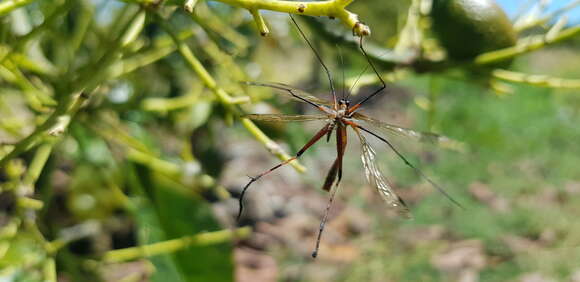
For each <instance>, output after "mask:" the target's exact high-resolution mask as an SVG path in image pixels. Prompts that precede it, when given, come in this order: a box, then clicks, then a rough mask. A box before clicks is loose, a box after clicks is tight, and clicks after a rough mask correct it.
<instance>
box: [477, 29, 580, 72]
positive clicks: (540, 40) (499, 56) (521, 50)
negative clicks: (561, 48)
mask: <svg viewBox="0 0 580 282" xmlns="http://www.w3.org/2000/svg"><path fill="white" fill-rule="evenodd" d="M578 34H580V26H575V27H571V28H567V29H564V30H562V31H560V32H559V33H558V34H556V35H554V36H553V37H548V36H545V35H536V36H533V37H529V38H527V39H525V40H520V41H519V42H518V44H516V46H513V47H509V48H505V49H501V50H497V51H492V52H487V53H484V54H481V55H479V56H477V57H476V58H475V60H474V63H475V65H489V64H494V63H498V62H501V61H505V60H509V59H512V58H514V57H517V56H519V55H522V54H525V53H529V52H531V51H534V50H537V49H540V48H543V47H545V46H547V45H550V44H554V43H557V42H560V41H564V40H567V39H570V38H572V37H574V36H576V35H578Z"/></svg>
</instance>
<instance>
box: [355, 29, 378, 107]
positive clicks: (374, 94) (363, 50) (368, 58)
mask: <svg viewBox="0 0 580 282" xmlns="http://www.w3.org/2000/svg"><path fill="white" fill-rule="evenodd" d="M359 48H360V50H361V51H362V53H363V55H364V56H365V58H366V59H367V62H368V63H369V65H370V67H371V68H372V69H373V71H374V72H375V74H376V75H377V78H378V79H379V80H380V81H381V87H380V88H379V89H377V90H375V92H373V93H372V94H370V95H369V96H367V97H366V98H364V99H363V100H362V101H360V102H358V103H357V104H356V105H354V106H353V107H352V108H350V111H349V112H350V113H352V112H354V111H355V110H356V109H358V108H359V107H360V106H362V105H363V104H364V103H366V102H367V101H368V100H370V99H371V98H373V97H375V96H376V95H377V94H379V93H381V92H382V91H383V90H384V89H385V88H387V84H386V83H385V81H384V80H383V78H382V77H381V76H380V75H379V72H378V71H377V69H376V68H375V65H374V64H373V62H372V61H371V58H370V57H369V55H368V54H367V51H366V50H365V48H364V47H363V37H362V36H361V37H360V41H359Z"/></svg>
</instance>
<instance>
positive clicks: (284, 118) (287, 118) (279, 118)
mask: <svg viewBox="0 0 580 282" xmlns="http://www.w3.org/2000/svg"><path fill="white" fill-rule="evenodd" d="M244 117H246V118H249V119H251V120H257V121H268V122H293V121H314V120H325V119H328V117H327V116H326V115H284V114H251V115H245V116H244Z"/></svg>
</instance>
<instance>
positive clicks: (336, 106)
mask: <svg viewBox="0 0 580 282" xmlns="http://www.w3.org/2000/svg"><path fill="white" fill-rule="evenodd" d="M288 15H289V16H290V19H292V22H293V23H294V25H295V26H296V29H298V32H299V33H300V35H301V36H302V38H304V41H306V43H308V46H310V49H312V52H314V55H315V56H316V59H318V61H319V62H320V64H321V65H322V68H324V72H326V76H327V77H328V82H329V83H330V91H331V92H332V99H333V102H334V108H335V109H338V103H337V100H336V91H335V90H334V84H333V83H332V76H331V75H330V71H329V70H328V68H327V67H326V65H325V64H324V61H322V57H321V56H320V54H318V51H316V49H315V48H314V46H313V45H312V43H310V40H308V38H307V37H306V35H305V34H304V32H303V31H302V29H301V28H300V26H299V25H298V23H297V22H296V20H295V19H294V17H293V16H292V15H291V14H288Z"/></svg>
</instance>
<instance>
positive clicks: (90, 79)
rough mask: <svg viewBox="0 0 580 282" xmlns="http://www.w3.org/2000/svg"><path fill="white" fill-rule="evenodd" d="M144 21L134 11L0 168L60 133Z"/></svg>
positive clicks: (1, 160)
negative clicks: (114, 38)
mask: <svg viewBox="0 0 580 282" xmlns="http://www.w3.org/2000/svg"><path fill="white" fill-rule="evenodd" d="M144 23H145V11H143V10H141V11H139V12H138V13H136V14H135V16H134V17H133V18H132V20H131V21H129V23H128V24H127V26H126V28H125V29H123V30H124V32H122V33H121V35H120V37H119V40H118V41H116V42H117V44H114V45H113V46H112V47H111V48H110V49H109V50H108V52H105V55H104V56H103V57H101V58H100V59H99V60H98V61H97V62H96V63H95V65H94V66H92V67H91V68H89V67H87V68H86V69H87V70H86V71H85V72H84V73H83V74H81V76H80V78H79V79H78V80H77V81H76V83H75V85H74V86H72V87H71V88H72V91H71V93H72V94H67V95H63V97H62V98H61V100H60V101H59V104H58V106H57V108H56V109H55V111H54V112H53V113H52V114H51V115H50V116H49V117H48V119H47V120H46V121H44V122H43V123H42V124H41V125H40V126H38V127H37V128H36V129H35V130H34V131H33V132H32V133H31V134H30V135H28V136H27V137H25V138H24V139H22V140H21V141H19V142H18V143H17V144H16V145H15V146H14V148H13V149H12V151H10V152H9V153H8V154H6V155H5V156H4V157H2V159H0V168H3V167H4V166H5V165H6V163H7V162H8V161H9V160H10V159H12V158H14V157H16V156H18V155H20V154H22V153H23V152H26V151H28V150H30V149H31V148H33V147H34V146H36V145H38V144H39V143H40V142H42V139H43V138H44V137H48V136H55V137H56V136H60V135H62V133H64V131H65V130H66V128H67V127H68V125H69V123H70V121H71V120H72V118H73V117H74V115H75V114H76V113H77V112H78V110H79V109H80V108H81V106H82V105H83V103H84V102H85V101H86V100H87V99H88V98H89V97H88V96H89V95H90V93H92V92H93V90H94V89H95V88H96V87H97V85H98V84H100V83H101V81H102V80H100V79H102V78H104V77H106V75H105V73H106V72H107V67H108V66H109V65H110V64H111V62H112V61H113V60H114V59H115V58H118V57H119V56H120V53H121V52H120V51H121V50H122V48H123V47H125V46H127V45H128V44H129V43H130V42H132V41H133V40H135V38H136V37H137V35H138V34H139V32H140V31H141V30H142V28H143V26H144Z"/></svg>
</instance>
